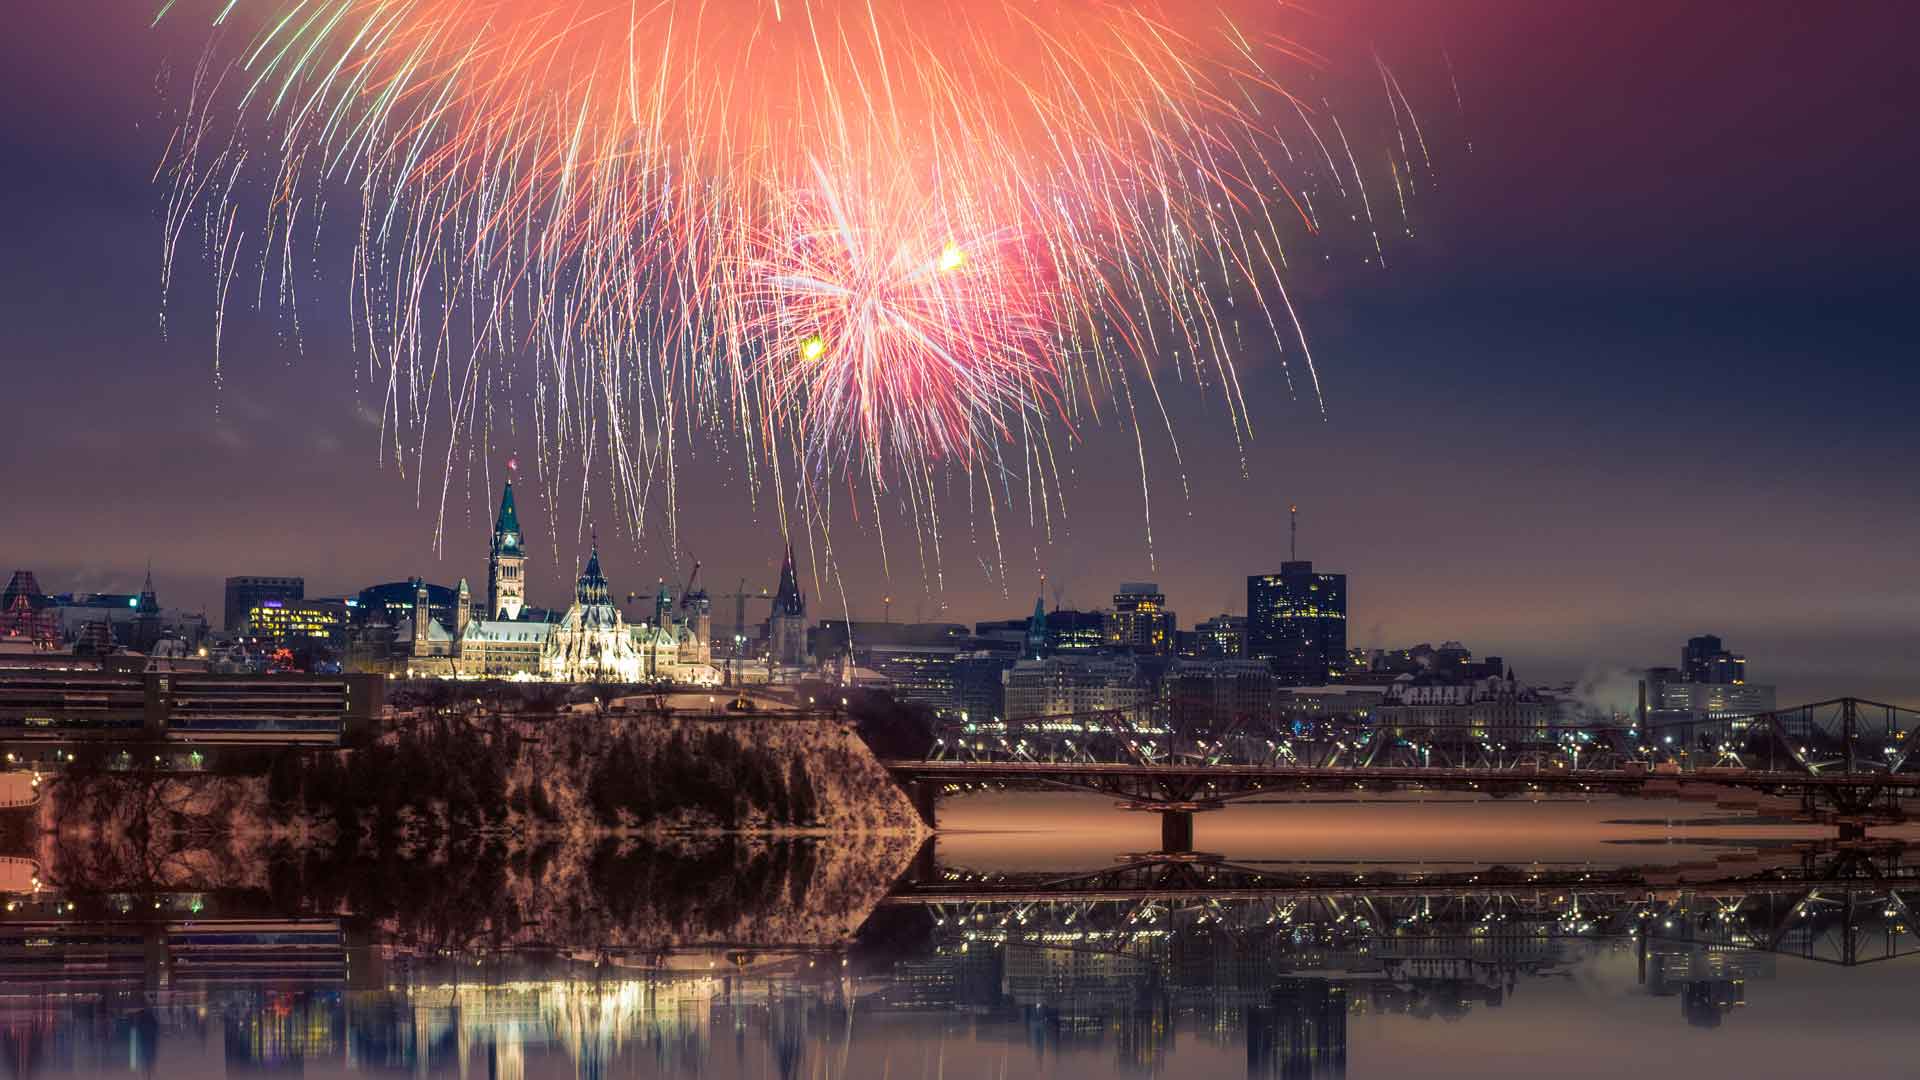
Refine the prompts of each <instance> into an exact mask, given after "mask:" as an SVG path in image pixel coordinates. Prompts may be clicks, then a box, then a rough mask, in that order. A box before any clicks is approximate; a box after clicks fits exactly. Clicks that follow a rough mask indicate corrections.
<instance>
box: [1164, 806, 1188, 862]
mask: <svg viewBox="0 0 1920 1080" xmlns="http://www.w3.org/2000/svg"><path fill="white" fill-rule="evenodd" d="M1160 850H1161V851H1164V852H1167V853H1169V854H1182V855H1184V854H1187V853H1189V852H1191V851H1192V850H1193V811H1191V810H1162V811H1161V812H1160Z"/></svg>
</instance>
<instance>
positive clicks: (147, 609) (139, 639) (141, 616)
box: [133, 563, 160, 652]
mask: <svg viewBox="0 0 1920 1080" xmlns="http://www.w3.org/2000/svg"><path fill="white" fill-rule="evenodd" d="M134 612H135V618H134V629H133V647H134V648H135V649H137V650H139V651H140V652H152V651H153V647H154V645H155V644H157V643H158V642H159V640H160V601H159V599H158V598H157V597H156V596H155V595H154V592H153V566H152V564H151V563H149V564H148V566H147V583H146V584H145V585H143V586H142V587H141V589H140V599H139V601H138V602H137V603H136V604H135V605H134Z"/></svg>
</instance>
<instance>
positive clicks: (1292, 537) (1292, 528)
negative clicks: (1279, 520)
mask: <svg viewBox="0 0 1920 1080" xmlns="http://www.w3.org/2000/svg"><path fill="white" fill-rule="evenodd" d="M1287 561H1288V562H1299V561H1300V504H1298V503H1295V504H1293V505H1292V506H1289V507H1287Z"/></svg>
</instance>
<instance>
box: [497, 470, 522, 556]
mask: <svg viewBox="0 0 1920 1080" xmlns="http://www.w3.org/2000/svg"><path fill="white" fill-rule="evenodd" d="M493 552H494V554H495V555H519V554H521V546H520V513H519V511H518V510H517V509H516V508H515V507H514V504H513V477H512V476H508V477H507V484H506V487H504V488H502V489H501V491H500V513H499V515H498V516H496V517H495V518H494V521H493Z"/></svg>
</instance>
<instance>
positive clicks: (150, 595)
mask: <svg viewBox="0 0 1920 1080" xmlns="http://www.w3.org/2000/svg"><path fill="white" fill-rule="evenodd" d="M135 610H137V611H139V612H140V614H142V615H157V614H159V613H160V600H159V597H157V596H155V595H154V592H153V560H152V559H148V560H147V581H146V584H144V585H142V586H140V601H139V605H138V607H137V608H136V609H135Z"/></svg>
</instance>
